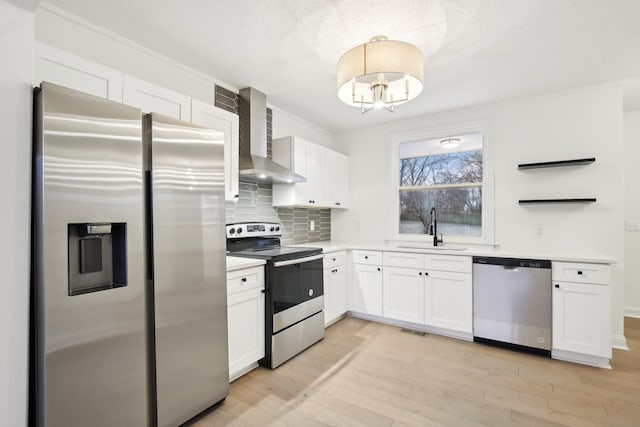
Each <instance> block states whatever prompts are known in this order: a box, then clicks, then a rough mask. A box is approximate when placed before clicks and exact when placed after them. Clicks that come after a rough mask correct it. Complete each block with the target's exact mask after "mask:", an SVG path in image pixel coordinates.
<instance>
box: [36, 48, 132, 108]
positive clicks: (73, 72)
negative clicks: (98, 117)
mask: <svg viewBox="0 0 640 427" xmlns="http://www.w3.org/2000/svg"><path fill="white" fill-rule="evenodd" d="M34 52H35V60H34V72H33V85H34V86H38V85H39V84H40V83H41V82H43V81H47V82H49V83H53V84H56V85H59V86H64V87H68V88H69V89H74V90H77V91H79V92H84V93H88V94H89V95H93V96H97V97H100V98H104V99H109V100H111V101H116V102H122V80H123V77H122V73H121V72H119V71H117V70H113V69H111V68H108V67H105V66H102V65H100V64H96V63H94V62H91V61H87V60H86V59H83V58H80V57H78V56H75V55H73V54H71V53H68V52H65V51H64V50H60V49H56V48H54V47H51V46H47V45H45V44H42V43H36V44H35V49H34Z"/></svg>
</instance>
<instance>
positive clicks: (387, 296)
mask: <svg viewBox="0 0 640 427" xmlns="http://www.w3.org/2000/svg"><path fill="white" fill-rule="evenodd" d="M424 277H425V276H424V273H423V272H422V271H421V270H416V269H413V268H399V267H385V268H384V274H383V280H382V295H383V300H384V304H383V310H382V313H383V315H384V317H386V318H389V319H396V320H404V321H406V322H413V323H424Z"/></svg>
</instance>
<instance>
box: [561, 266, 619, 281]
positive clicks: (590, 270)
mask: <svg viewBox="0 0 640 427" xmlns="http://www.w3.org/2000/svg"><path fill="white" fill-rule="evenodd" d="M551 276H552V278H553V280H560V281H564V282H575V283H594V284H598V285H608V284H610V283H611V270H610V268H609V266H608V265H604V264H582V263H576V262H554V263H552V264H551Z"/></svg>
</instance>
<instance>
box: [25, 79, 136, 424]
mask: <svg viewBox="0 0 640 427" xmlns="http://www.w3.org/2000/svg"><path fill="white" fill-rule="evenodd" d="M34 121H35V126H34V157H35V161H34V174H33V208H34V259H33V264H34V291H35V292H34V296H35V308H36V311H35V318H34V320H35V324H34V326H33V327H34V328H35V329H34V332H35V335H34V337H35V341H34V343H33V347H32V349H33V351H34V356H35V361H36V368H35V373H36V375H35V378H36V386H35V391H36V393H35V397H36V399H35V402H36V408H35V411H34V412H35V418H36V420H35V424H36V425H38V426H44V425H46V426H50V427H54V426H65V427H72V426H81V427H85V426H145V425H147V399H146V397H147V391H146V374H145V366H146V365H145V334H144V327H145V312H144V310H145V305H144V304H145V303H144V264H143V262H144V259H143V249H144V240H143V237H144V234H143V230H144V228H143V208H144V203H143V202H144V198H143V195H144V191H143V169H142V123H141V112H140V110H138V109H135V108H130V107H126V106H123V105H122V104H117V103H115V102H111V101H106V100H104V99H100V98H96V97H93V96H90V95H86V94H83V93H80V92H76V91H72V90H69V89H65V88H62V87H60V86H56V85H52V84H48V83H43V84H42V87H41V91H40V90H36V96H35V114H34ZM32 415H33V412H32ZM32 422H33V419H32Z"/></svg>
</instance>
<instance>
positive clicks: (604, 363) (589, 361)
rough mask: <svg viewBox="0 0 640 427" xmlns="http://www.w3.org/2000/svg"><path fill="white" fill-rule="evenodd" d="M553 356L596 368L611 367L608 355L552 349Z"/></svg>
mask: <svg viewBox="0 0 640 427" xmlns="http://www.w3.org/2000/svg"><path fill="white" fill-rule="evenodd" d="M551 357H552V358H554V359H558V360H564V361H565V362H573V363H580V364H582V365H589V366H595V367H596V368H602V369H611V365H609V359H607V358H606V357H598V356H590V355H587V354H580V353H574V352H573V351H565V350H553V349H552V350H551Z"/></svg>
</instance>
